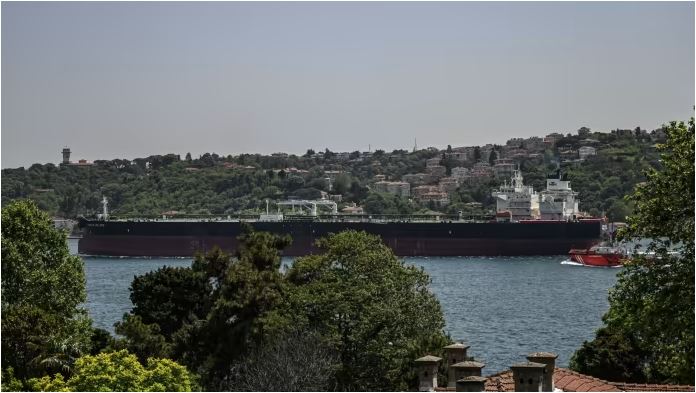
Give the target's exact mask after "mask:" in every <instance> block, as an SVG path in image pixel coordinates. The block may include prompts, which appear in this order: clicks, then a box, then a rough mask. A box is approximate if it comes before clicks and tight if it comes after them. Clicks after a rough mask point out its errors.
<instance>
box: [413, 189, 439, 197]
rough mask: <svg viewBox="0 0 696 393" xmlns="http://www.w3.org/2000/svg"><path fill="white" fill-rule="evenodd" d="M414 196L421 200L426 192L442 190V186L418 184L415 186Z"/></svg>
mask: <svg viewBox="0 0 696 393" xmlns="http://www.w3.org/2000/svg"><path fill="white" fill-rule="evenodd" d="M411 191H412V194H413V197H414V198H416V199H418V200H420V199H421V198H422V197H423V195H425V194H432V193H434V192H440V187H438V186H418V187H414V188H413V189H412V190H411Z"/></svg>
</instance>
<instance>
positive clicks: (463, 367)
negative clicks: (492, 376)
mask: <svg viewBox="0 0 696 393" xmlns="http://www.w3.org/2000/svg"><path fill="white" fill-rule="evenodd" d="M484 367H485V364H483V363H479V362H475V361H473V360H467V361H464V362H459V363H457V364H453V365H452V366H451V367H450V370H451V371H450V375H451V377H450V379H448V381H449V382H448V384H447V387H448V388H453V387H456V386H457V385H456V382H457V381H459V380H460V379H462V378H466V377H480V376H481V369H482V368H484Z"/></svg>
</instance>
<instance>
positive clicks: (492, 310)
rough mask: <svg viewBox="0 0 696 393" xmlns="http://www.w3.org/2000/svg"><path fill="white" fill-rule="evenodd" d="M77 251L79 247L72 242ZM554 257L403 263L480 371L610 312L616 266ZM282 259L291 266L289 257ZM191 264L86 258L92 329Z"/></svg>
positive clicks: (583, 332)
mask: <svg viewBox="0 0 696 393" xmlns="http://www.w3.org/2000/svg"><path fill="white" fill-rule="evenodd" d="M70 247H71V249H72V250H73V252H75V251H76V250H77V242H76V241H75V240H71V241H70ZM564 259H565V257H564V256H558V257H507V258H478V257H457V258H406V259H405V261H406V263H410V264H413V265H416V266H422V267H423V268H424V269H425V271H426V272H427V273H428V274H429V275H430V277H431V278H432V285H431V288H432V291H433V293H434V294H435V295H436V296H437V297H438V299H439V300H440V303H441V305H442V309H443V312H444V315H445V321H446V324H447V326H446V330H447V331H448V332H449V333H450V334H451V336H452V338H454V339H457V340H464V341H466V342H467V343H468V344H469V345H471V348H470V349H469V351H470V356H474V357H475V358H476V359H477V360H481V361H483V362H484V363H486V368H485V369H484V374H486V375H487V374H491V373H494V372H498V371H502V370H505V369H508V368H509V367H510V365H512V364H513V363H517V362H520V361H523V360H524V356H525V355H526V354H527V353H530V352H537V351H548V352H555V353H557V354H558V355H559V357H558V363H557V364H558V365H560V366H567V365H568V361H569V360H570V357H571V356H572V354H573V352H574V351H575V350H576V349H577V348H578V347H579V346H580V345H581V344H582V342H583V341H584V340H589V339H591V338H592V337H593V335H594V331H595V330H596V329H597V328H598V327H599V326H601V317H602V315H603V314H604V313H605V312H606V310H607V308H608V303H607V290H608V289H609V288H610V287H612V286H613V285H614V283H615V282H616V273H617V272H618V270H620V269H606V268H587V267H582V266H573V265H568V264H562V263H561V262H563V261H564ZM284 262H286V263H289V262H290V260H289V259H288V260H285V261H284ZM190 263H191V260H190V259H145V258H122V259H114V258H85V274H86V276H87V308H88V310H89V313H90V315H91V316H92V319H93V320H94V323H95V325H96V326H99V327H102V328H105V329H108V330H110V331H112V332H113V324H114V323H115V322H117V321H118V320H120V319H121V317H122V315H123V314H124V313H126V312H128V311H129V310H130V308H131V302H130V299H129V291H128V287H129V286H130V283H131V281H132V280H133V277H134V276H136V275H141V274H144V273H147V272H149V271H151V270H154V269H157V268H159V267H161V266H163V265H169V266H189V265H190Z"/></svg>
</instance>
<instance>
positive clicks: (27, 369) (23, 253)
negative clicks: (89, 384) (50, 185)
mask: <svg viewBox="0 0 696 393" xmlns="http://www.w3.org/2000/svg"><path fill="white" fill-rule="evenodd" d="M85 299H86V292H85V276H84V271H83V265H82V260H81V259H80V258H79V257H77V256H71V255H70V252H69V250H68V245H67V241H66V233H65V232H63V231H60V230H57V229H55V228H54V226H53V222H52V221H51V219H50V218H49V217H48V215H47V214H46V213H44V212H42V211H40V210H39V209H38V207H37V206H36V204H35V203H33V202H31V201H16V202H13V203H10V204H9V205H7V206H5V207H4V208H3V209H2V367H3V369H4V368H7V367H11V368H12V369H13V374H14V375H16V376H17V377H18V378H19V379H20V380H25V379H26V378H28V377H31V376H39V375H42V374H44V373H46V372H64V373H68V372H69V371H70V369H71V367H72V363H73V362H74V360H75V359H76V358H77V357H79V356H80V355H81V354H83V353H87V352H88V351H89V350H90V347H91V336H92V328H91V321H90V320H89V318H87V316H86V311H85V310H84V309H83V308H82V307H81V304H82V303H83V302H84V301H85Z"/></svg>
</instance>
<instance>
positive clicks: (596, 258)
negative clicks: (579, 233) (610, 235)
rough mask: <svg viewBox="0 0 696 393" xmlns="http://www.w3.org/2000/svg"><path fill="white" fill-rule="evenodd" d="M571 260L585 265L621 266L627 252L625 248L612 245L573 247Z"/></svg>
mask: <svg viewBox="0 0 696 393" xmlns="http://www.w3.org/2000/svg"><path fill="white" fill-rule="evenodd" d="M568 254H570V260H571V261H573V262H576V263H580V264H583V265H585V266H601V267H621V266H623V260H624V259H626V253H625V252H624V250H623V249H621V248H618V247H610V246H594V247H591V248H587V249H572V250H570V252H569V253H568Z"/></svg>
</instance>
